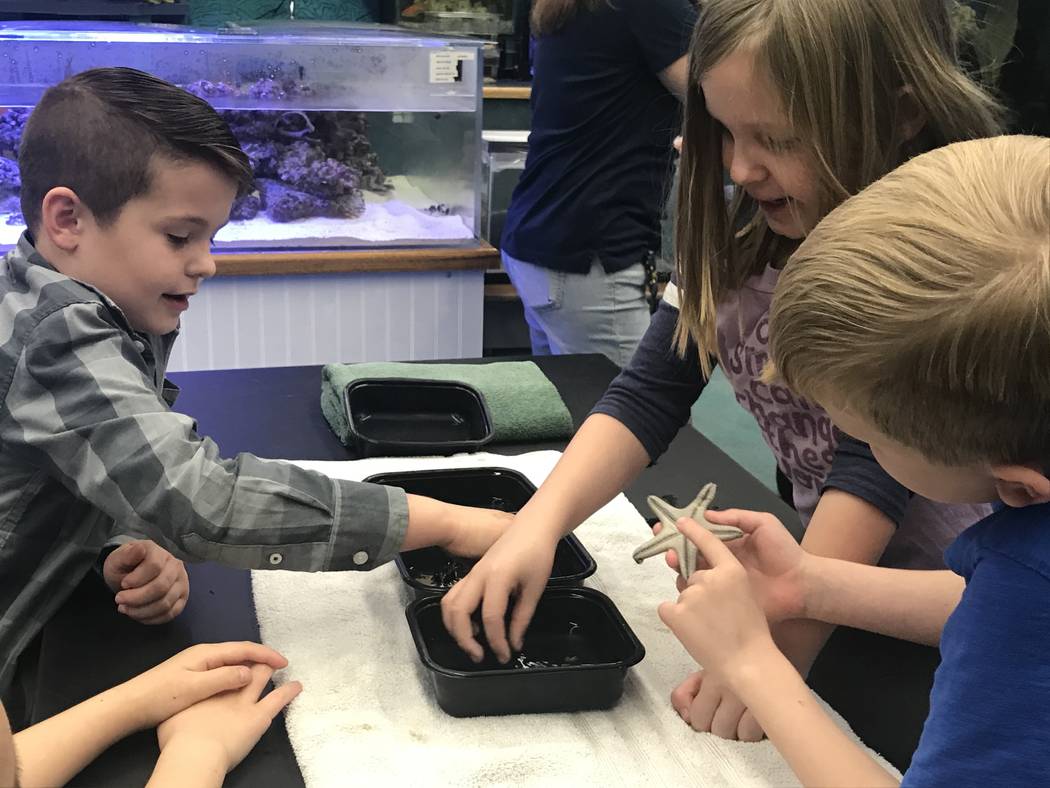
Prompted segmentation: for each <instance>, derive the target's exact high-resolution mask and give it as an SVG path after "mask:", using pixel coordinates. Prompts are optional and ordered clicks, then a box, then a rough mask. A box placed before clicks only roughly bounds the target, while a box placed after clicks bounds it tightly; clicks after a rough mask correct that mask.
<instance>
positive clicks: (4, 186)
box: [0, 108, 29, 225]
mask: <svg viewBox="0 0 1050 788" xmlns="http://www.w3.org/2000/svg"><path fill="white" fill-rule="evenodd" d="M28 117H29V110H27V109H21V108H12V109H0V214H3V213H6V214H7V224H11V225H16V224H17V225H21V224H25V219H23V218H22V210H21V205H20V204H19V201H18V195H19V193H20V192H21V190H22V181H21V180H20V179H19V177H18V162H17V161H16V159H17V158H18V141H19V140H20V139H21V138H22V129H23V128H24V127H25V125H26V119H27V118H28Z"/></svg>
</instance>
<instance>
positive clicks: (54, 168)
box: [18, 68, 253, 230]
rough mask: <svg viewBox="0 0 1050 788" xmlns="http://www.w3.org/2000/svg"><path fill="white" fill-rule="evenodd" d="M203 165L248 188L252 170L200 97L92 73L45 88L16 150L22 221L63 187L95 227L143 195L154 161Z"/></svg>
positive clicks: (125, 73)
mask: <svg viewBox="0 0 1050 788" xmlns="http://www.w3.org/2000/svg"><path fill="white" fill-rule="evenodd" d="M158 155H159V156H165V157H168V158H171V159H174V160H176V161H199V162H206V163H208V164H210V165H212V166H213V167H215V168H216V169H217V170H219V171H220V172H221V173H223V174H224V175H226V176H227V177H229V179H230V180H231V181H233V182H234V183H235V184H236V185H237V192H238V194H243V193H245V192H246V191H248V190H249V188H250V186H251V183H252V178H253V176H252V168H251V164H250V162H249V160H248V157H247V156H246V155H245V153H244V151H242V150H241V148H240V146H239V145H238V144H237V139H236V138H235V137H234V136H233V134H232V133H231V132H230V129H229V126H227V125H226V121H224V120H223V119H222V118H221V117H219V114H218V113H217V112H216V111H215V110H214V108H212V106H211V105H210V104H208V103H207V102H206V101H204V100H203V99H200V98H198V97H197V96H194V95H192V94H190V93H187V92H186V91H185V90H183V89H182V88H180V87H177V86H175V85H172V84H171V83H170V82H165V81H164V80H162V79H159V78H157V77H155V76H153V75H151V74H146V73H145V72H142V71H137V70H135V69H133V68H96V69H91V70H90V71H84V72H81V73H80V74H77V75H76V76H73V77H70V78H69V79H66V80H64V81H62V82H60V83H59V84H57V85H55V86H53V87H51V88H49V89H48V90H47V91H46V92H45V93H44V95H43V96H42V97H41V99H40V101H39V103H37V105H36V108H35V109H34V110H33V113H32V115H30V117H29V121H28V122H27V123H26V127H25V131H24V132H23V133H22V141H21V144H20V145H19V149H18V169H19V172H20V175H21V180H22V191H21V203H22V215H23V216H24V217H25V220H26V225H27V226H28V227H29V228H30V229H31V230H32V229H35V228H36V227H37V225H39V223H40V208H41V203H42V202H43V199H44V195H46V194H47V193H48V191H50V190H51V189H53V188H55V187H58V186H65V187H67V188H69V189H72V190H73V191H74V192H76V194H77V196H78V197H79V198H80V199H81V200H82V201H83V202H84V204H85V205H87V207H88V208H89V209H90V210H91V213H92V214H94V217H95V220H96V221H98V222H99V223H100V224H102V225H106V224H109V223H111V222H113V221H114V220H115V219H116V218H117V216H118V215H119V213H120V210H121V208H123V207H124V205H125V204H126V203H127V202H128V201H129V200H131V199H132V198H134V197H137V196H139V195H142V194H145V193H146V192H148V191H149V188H150V180H151V170H150V163H151V162H152V160H153V158H154V156H158Z"/></svg>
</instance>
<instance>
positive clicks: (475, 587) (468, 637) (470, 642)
mask: <svg viewBox="0 0 1050 788" xmlns="http://www.w3.org/2000/svg"><path fill="white" fill-rule="evenodd" d="M484 588H485V587H484V584H482V583H473V582H471V580H470V577H469V576H468V577H465V578H463V579H462V580H460V581H459V583H457V584H456V585H455V587H454V588H453V589H452V591H450V592H449V593H448V594H446V595H445V598H444V599H442V600H441V620H442V622H443V623H444V624H445V629H446V630H447V631H448V633H449V634H450V635H452V639H453V640H455V641H456V643H457V644H458V645H459V647H460V648H461V649H463V651H465V652H466V654H467V656H469V657H470V658H471V659H472V660H474V661H475V662H481V660H482V659H484V658H485V650H484V649H483V648H482V647H481V644H480V643H479V642H478V641H477V640H476V639H475V638H474V627H473V622H472V621H471V616H472V615H473V613H474V611H475V610H477V607H478V604H479V603H480V602H481V594H482V593H483V591H484Z"/></svg>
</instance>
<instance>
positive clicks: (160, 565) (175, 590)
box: [102, 539, 190, 624]
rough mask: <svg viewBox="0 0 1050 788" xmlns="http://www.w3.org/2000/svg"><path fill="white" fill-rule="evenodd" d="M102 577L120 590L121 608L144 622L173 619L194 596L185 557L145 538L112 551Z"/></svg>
mask: <svg viewBox="0 0 1050 788" xmlns="http://www.w3.org/2000/svg"><path fill="white" fill-rule="evenodd" d="M102 577H103V578H104V579H105V581H106V585H108V586H109V587H110V589H112V591H113V592H114V593H115V594H116V597H115V598H114V601H115V602H116V603H117V610H118V611H119V612H120V613H123V614H124V615H125V616H127V617H128V618H131V619H133V620H135V621H138V622H140V623H142V624H163V623H165V622H167V621H171V620H172V619H173V618H175V616H177V615H178V614H179V613H181V612H182V609H183V608H184V607H186V601H187V600H188V599H189V596H190V579H189V577H188V576H187V574H186V567H185V566H184V565H183V563H182V561H180V560H179V559H177V558H176V557H175V556H173V555H172V554H171V553H169V552H168V551H167V550H165V549H164V548H163V547H161V546H160V545H158V544H156V543H154V542H151V541H149V540H145V539H143V540H139V541H135V542H127V543H126V544H122V545H121V546H120V547H118V548H117V549H116V550H114V551H113V552H112V553H110V554H109V555H108V556H107V557H106V562H105V563H104V564H103V566H102Z"/></svg>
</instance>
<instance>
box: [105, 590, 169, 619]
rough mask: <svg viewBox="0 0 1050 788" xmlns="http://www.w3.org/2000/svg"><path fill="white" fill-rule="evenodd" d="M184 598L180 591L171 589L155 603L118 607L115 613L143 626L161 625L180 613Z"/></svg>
mask: <svg viewBox="0 0 1050 788" xmlns="http://www.w3.org/2000/svg"><path fill="white" fill-rule="evenodd" d="M185 598H186V597H185V593H184V592H183V590H182V589H179V588H176V587H172V588H170V589H169V590H168V592H167V593H166V594H165V595H164V596H163V597H162V598H160V599H158V600H157V601H156V602H151V603H149V604H147V605H118V606H117V611H118V612H120V613H123V614H124V615H125V616H128V617H129V618H132V619H134V620H135V621H140V622H142V623H143V624H163V623H165V622H166V621H171V619H173V618H175V616H177V615H178V614H179V613H181V612H182V608H183V607H185ZM176 607H178V609H177V610H176Z"/></svg>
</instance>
